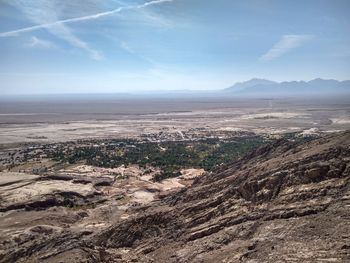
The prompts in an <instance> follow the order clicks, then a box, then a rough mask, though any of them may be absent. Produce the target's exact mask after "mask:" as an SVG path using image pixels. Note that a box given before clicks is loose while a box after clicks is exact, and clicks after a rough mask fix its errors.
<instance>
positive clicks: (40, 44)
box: [26, 36, 57, 49]
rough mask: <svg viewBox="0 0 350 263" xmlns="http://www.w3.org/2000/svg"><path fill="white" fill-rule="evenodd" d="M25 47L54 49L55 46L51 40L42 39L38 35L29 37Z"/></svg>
mask: <svg viewBox="0 0 350 263" xmlns="http://www.w3.org/2000/svg"><path fill="white" fill-rule="evenodd" d="M26 46H27V47H30V48H41V49H54V48H57V46H56V45H55V44H54V43H52V42H51V41H47V40H44V39H40V38H38V37H35V36H33V37H31V39H30V42H29V43H27V45H26Z"/></svg>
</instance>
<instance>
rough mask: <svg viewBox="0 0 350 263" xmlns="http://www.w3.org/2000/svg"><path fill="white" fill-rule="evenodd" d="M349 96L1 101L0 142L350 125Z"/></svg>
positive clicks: (308, 129) (265, 131) (308, 130)
mask: <svg viewBox="0 0 350 263" xmlns="http://www.w3.org/2000/svg"><path fill="white" fill-rule="evenodd" d="M349 116H350V102H349V99H348V98H332V99H326V98H323V99H310V98H306V99H268V98H267V99H237V98H195V99H191V98H185V99H180V98H179V99H176V98H175V99H169V98H166V99H162V98H157V99H151V98H143V99H141V98H135V99H117V98H111V99H105V100H102V99H101V100H98V99H95V100H93V99H92V98H89V99H88V100H84V101H83V100H79V99H68V100H52V101H47V100H46V101H44V100H42V101H40V100H30V101H29V100H24V101H5V102H2V103H1V105H0V144H11V143H15V144H16V143H23V142H42V143H46V142H63V141H71V140H77V139H87V138H137V137H140V136H142V135H144V136H145V135H146V136H149V135H151V134H158V133H160V132H163V133H167V134H177V135H180V136H184V137H185V136H186V134H187V133H188V132H192V133H193V132H194V131H197V132H202V133H206V135H208V134H209V135H210V133H211V132H213V131H240V130H242V131H251V132H254V133H258V134H278V133H285V132H300V131H302V132H305V133H313V132H318V131H322V132H332V131H340V130H347V129H350V117H349Z"/></svg>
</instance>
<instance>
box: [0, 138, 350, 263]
mask: <svg viewBox="0 0 350 263" xmlns="http://www.w3.org/2000/svg"><path fill="white" fill-rule="evenodd" d="M131 210H132V213H130V214H131V216H130V217H128V218H126V219H123V220H118V221H116V222H114V223H113V224H111V226H109V227H108V228H105V229H102V230H100V231H88V230H86V229H80V230H77V229H74V230H72V229H71V228H69V227H67V228H63V229H61V228H57V227H54V226H52V225H50V224H49V223H48V224H47V225H45V224H43V225H38V226H35V227H32V228H30V229H29V230H28V231H27V232H26V233H25V235H24V234H22V235H21V236H18V237H17V239H11V240H2V242H1V243H0V253H1V257H0V262H15V261H18V262H169V263H170V262H349V261H350V132H345V133H338V134H332V135H328V136H325V137H323V138H320V139H317V140H314V141H311V142H307V143H303V144H299V145H297V144H295V143H293V142H290V141H286V140H281V141H277V142H276V143H274V144H272V145H268V146H264V147H262V148H259V149H258V150H256V151H255V152H253V153H251V154H250V155H247V156H245V157H244V158H243V159H241V160H239V161H238V162H235V163H232V164H230V165H227V166H225V167H222V168H220V170H218V171H216V172H215V173H211V174H206V175H204V176H202V177H199V178H197V179H196V181H195V182H194V183H193V185H192V186H190V187H187V188H183V189H181V190H179V191H177V192H176V193H173V194H168V195H165V194H164V195H162V196H160V199H159V200H156V201H153V202H151V203H150V204H148V205H144V206H141V207H135V208H133V209H132V208H131ZM67 220H68V219H67ZM68 224H69V222H68Z"/></svg>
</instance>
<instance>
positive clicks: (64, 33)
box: [0, 0, 174, 60]
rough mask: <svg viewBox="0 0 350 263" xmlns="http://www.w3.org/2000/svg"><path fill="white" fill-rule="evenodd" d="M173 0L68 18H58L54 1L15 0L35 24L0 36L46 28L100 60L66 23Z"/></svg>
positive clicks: (96, 53) (157, 0) (156, 1)
mask: <svg viewBox="0 0 350 263" xmlns="http://www.w3.org/2000/svg"><path fill="white" fill-rule="evenodd" d="M172 1H174V0H154V1H149V2H146V3H144V4H139V5H131V6H122V7H119V8H117V9H114V10H111V11H107V12H100V13H96V14H93V15H87V16H79V17H74V18H69V19H59V14H58V13H57V10H59V8H57V6H56V5H55V2H54V1H51V0H36V1H27V0H16V1H13V2H12V4H13V5H14V6H16V7H17V8H19V9H20V10H22V12H23V13H24V14H25V15H26V16H27V17H28V18H29V19H30V20H31V21H32V22H34V23H35V24H37V25H35V26H31V27H25V28H21V29H16V30H12V31H7V32H3V33H0V37H10V36H17V35H18V34H21V33H26V32H32V31H35V30H39V29H46V30H48V31H49V32H50V33H51V34H53V35H55V36H56V37H58V38H61V39H63V40H65V41H66V42H68V43H69V44H70V45H72V46H74V47H76V48H79V49H82V50H84V51H85V52H87V53H88V54H89V56H90V57H91V58H92V59H95V60H101V59H103V54H102V52H100V51H98V50H95V49H93V48H91V47H90V46H89V44H88V43H86V42H85V41H83V40H81V39H80V38H78V37H77V36H76V35H75V34H74V33H73V32H72V30H71V29H70V28H69V27H67V25H66V24H69V23H75V22H80V21H87V20H94V19H99V18H101V17H106V16H110V15H113V14H116V13H120V12H122V11H126V10H132V9H142V8H145V7H148V6H152V5H157V4H161V3H165V2H172Z"/></svg>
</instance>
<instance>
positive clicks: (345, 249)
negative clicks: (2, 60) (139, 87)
mask: <svg viewBox="0 0 350 263" xmlns="http://www.w3.org/2000/svg"><path fill="white" fill-rule="evenodd" d="M17 103H20V104H17V105H14V104H10V103H8V104H6V103H4V104H2V105H1V115H0V121H1V124H0V135H1V136H0V138H1V152H0V169H1V173H0V200H1V205H0V233H1V235H0V236H1V238H0V255H1V257H0V258H1V259H0V262H166V261H167V262H242V261H243V262H320V261H325V262H345V261H347V260H349V259H350V253H349V242H350V235H349V233H350V224H349V222H350V221H349V218H350V214H349V211H350V209H349V206H350V203H349V201H350V192H349V190H350V188H349V187H350V184H349V183H350V182H349V179H350V174H349V172H350V166H349V160H350V159H349V158H350V155H349V153H350V152H349V149H350V148H349V145H350V134H349V132H348V130H349V129H350V119H349V116H350V114H349V113H350V104H348V101H347V100H344V99H333V100H330V101H327V100H326V99H323V100H322V101H320V100H318V101H317V100H313V101H308V100H301V99H299V100H297V99H250V100H240V99H237V98H228V99H227V98H225V99H224V98H216V99H210V98H204V99H189V98H187V99H185V100H183V99H182V100H181V101H179V100H176V99H173V100H170V99H159V98H158V99H152V100H148V99H145V100H138V101H130V100H117V101H116V100H107V101H106V103H105V104H98V103H96V102H94V103H86V102H85V103H83V102H79V101H78V102H77V101H68V102H64V103H63V102H59V101H53V102H52V103H51V104H50V105H51V107H47V106H45V108H46V109H47V110H46V112H42V111H40V107H39V106H40V105H41V103H40V102H37V104H33V103H28V102H17ZM130 104H132V105H135V107H132V108H130V107H128V105H130ZM74 105H75V106H76V107H77V108H75V109H74ZM91 105H92V106H91ZM90 107H91V108H90ZM123 107H124V108H123ZM126 109H128V111H126ZM130 109H132V110H130ZM70 111H74V112H75V114H72V113H71V112H70ZM328 214H332V215H334V217H333V219H332V220H333V221H332V223H331V222H330V221H329V217H328V216H327V215H328ZM330 224H332V226H331V225H330ZM305 232H307V233H308V235H307V237H306V236H305V235H304V234H303V233H305ZM305 238H307V239H306V240H308V241H307V242H306V240H305Z"/></svg>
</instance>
